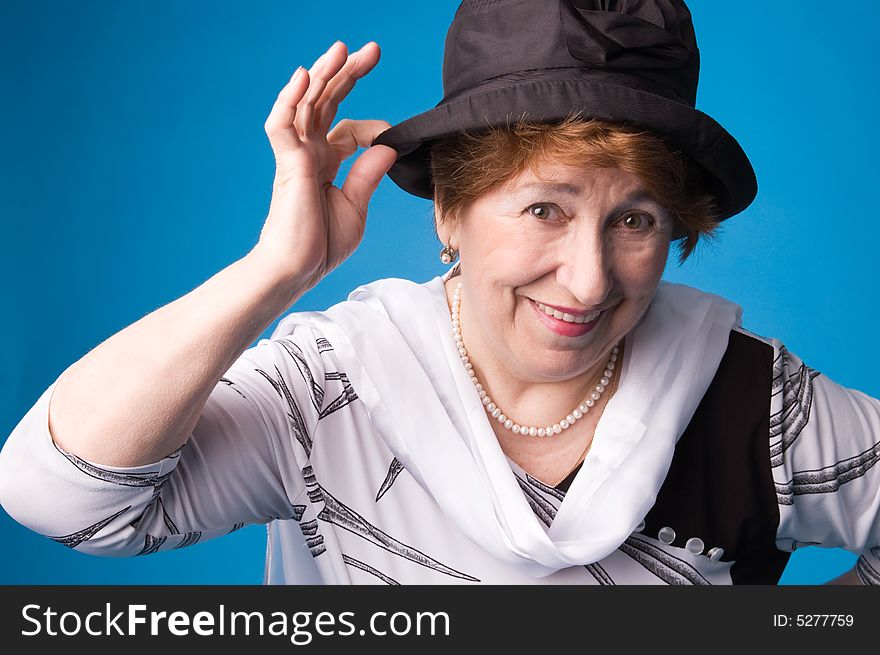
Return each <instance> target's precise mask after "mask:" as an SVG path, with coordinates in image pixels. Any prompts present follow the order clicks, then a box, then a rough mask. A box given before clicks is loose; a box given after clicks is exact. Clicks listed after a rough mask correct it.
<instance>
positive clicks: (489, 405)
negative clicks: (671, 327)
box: [452, 282, 620, 437]
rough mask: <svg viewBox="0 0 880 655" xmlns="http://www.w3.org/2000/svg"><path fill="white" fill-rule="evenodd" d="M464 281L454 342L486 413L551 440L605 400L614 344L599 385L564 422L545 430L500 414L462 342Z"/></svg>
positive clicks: (455, 303)
mask: <svg viewBox="0 0 880 655" xmlns="http://www.w3.org/2000/svg"><path fill="white" fill-rule="evenodd" d="M461 287H462V285H461V282H459V283H458V285H457V286H456V287H455V293H454V294H453V296H452V334H453V336H454V337H455V343H456V345H457V346H458V355H459V357H460V358H461V361H462V363H463V364H464V367H465V369H467V372H468V373H469V374H470V376H471V382H473V383H474V386H475V387H476V389H477V391H478V392H479V394H480V400H481V401H482V403H483V407H485V408H486V411H487V412H488V413H489V415H490V416H491V417H492V418H494V419H497V420H498V422H499V423H501V425H503V426H504V427H505V428H507V429H508V430H510V431H512V432H513V433H514V434H522V435H527V436H529V437H549V436H551V435H553V434H559V433H561V432H562V431H563V430H567V429H568V428H569V427H571V426H572V425H574V424H575V423H576V422H577V421H578V419H580V418H583V416H584V414H586V413H587V412H589V411H590V408H591V407H593V405H595V404H596V401H598V400H599V398H601V397H602V392H603V391H605V388H606V387H607V386H608V385H609V384H611V377H612V376H613V375H614V367H615V366H616V362H617V353H618V352H619V350H620V348H619V347H618V346H617V345H615V346H614V347H613V348H612V349H611V355H610V357H609V358H608V364H607V365H606V366H605V371H604V372H603V373H602V377H601V379H600V380H599V383H598V384H597V385H596V386H595V387H593V390H592V391H591V392H590V394H589V395H588V396H587V397H586V398H585V399H584V401H583V402H582V403H580V404H579V405H578V406H577V407H575V408H574V409H573V410H572V412H571V413H570V414H568V415H567V416H566V417H565V418H564V419H562V420H561V421H559V422H558V423H554V424H553V425H548V426H547V427H543V428H536V427H533V426H526V425H519V424H517V423H514V422H513V420H511V419H509V418H507V416H506V415H505V414H504V412H502V411H501V408H500V407H498V405H496V404H495V403H494V402H493V401H492V399H491V398H490V397H489V394H488V393H486V390H485V389H483V385H482V384H480V381H479V380H477V374H476V373H475V372H474V366H473V364H471V363H470V359H469V358H468V354H467V349H466V348H465V347H464V342H463V341H462V339H461V321H460V319H459V307H460V305H461Z"/></svg>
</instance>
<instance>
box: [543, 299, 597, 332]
mask: <svg viewBox="0 0 880 655" xmlns="http://www.w3.org/2000/svg"><path fill="white" fill-rule="evenodd" d="M529 304H530V305H531V306H532V307H533V308H534V310H535V314H536V315H537V317H538V320H540V321H541V323H543V324H544V325H545V326H547V327H548V328H549V329H550V330H551V331H552V332H554V333H555V334H558V335H560V336H564V337H580V336H583V335H585V334H587V333H588V332H591V331H592V330H593V329H595V327H596V326H597V325H598V324H599V322H600V321H601V319H602V317H603V316H604V315H605V310H601V311H598V312H590V313H589V314H581V315H580V316H573V315H571V314H569V315H568V316H569V317H570V318H569V319H568V320H566V318H565V314H564V313H563V312H559V310H555V312H559V313H561V314H562V318H556V316H555V313H554V314H548V313H547V310H546V308H547V305H544V304H543V303H539V302H538V301H536V300H531V299H529ZM542 307H543V308H542ZM587 319H589V320H587Z"/></svg>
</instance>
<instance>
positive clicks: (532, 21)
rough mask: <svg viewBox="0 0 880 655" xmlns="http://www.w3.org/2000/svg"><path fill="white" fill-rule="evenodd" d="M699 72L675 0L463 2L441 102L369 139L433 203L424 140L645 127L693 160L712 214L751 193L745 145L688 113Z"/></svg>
mask: <svg viewBox="0 0 880 655" xmlns="http://www.w3.org/2000/svg"><path fill="white" fill-rule="evenodd" d="M699 72H700V53H699V50H698V49H697V42H696V37H695V35H694V28H693V23H692V22H691V14H690V11H689V10H688V8H687V6H686V5H685V4H684V2H683V1H682V0H464V2H462V3H461V5H460V6H459V8H458V10H457V11H456V13H455V17H454V18H453V21H452V25H451V26H450V28H449V31H448V33H447V35H446V45H445V52H444V59H443V92H444V96H443V99H442V100H441V101H440V102H439V103H438V104H437V105H436V106H435V107H434V108H433V109H430V110H428V111H426V112H423V113H421V114H418V115H416V116H413V117H412V118H409V119H407V120H405V121H403V122H401V123H398V124H397V125H394V126H392V127H390V128H388V129H387V130H385V131H384V132H382V133H381V134H379V136H378V137H376V139H375V140H374V141H373V145H377V144H383V145H386V146H390V147H392V148H394V149H395V150H397V153H398V157H397V161H396V162H395V164H394V165H393V166H392V167H391V169H390V170H389V171H388V176H389V177H390V178H391V179H392V180H394V182H395V183H396V184H397V185H398V186H399V187H401V188H402V189H403V190H404V191H407V192H409V193H412V194H414V195H416V196H420V197H423V198H433V197H434V194H433V188H432V183H431V178H430V170H429V167H428V149H429V147H430V142H431V141H432V140H434V139H438V138H441V137H444V136H450V135H453V134H455V133H457V132H460V131H462V130H469V131H470V130H479V129H480V128H486V127H489V126H495V125H505V124H509V123H510V121H511V119H520V118H525V119H527V120H532V121H538V122H547V123H551V122H558V121H560V120H562V119H564V118H565V117H566V116H567V115H568V114H569V113H570V112H571V111H572V110H580V111H581V115H582V116H584V117H587V116H589V117H596V118H601V119H605V120H609V121H616V122H624V123H627V124H631V125H634V126H637V127H641V128H644V129H648V130H650V131H652V132H654V133H656V134H657V135H659V136H661V137H663V138H665V139H666V140H667V142H669V143H670V144H672V145H673V146H675V147H678V148H681V150H682V151H684V153H685V154H687V155H688V156H689V157H690V158H691V159H692V160H693V161H694V162H696V163H697V164H699V165H700V166H702V168H703V169H704V171H705V173H706V175H705V182H704V183H705V184H706V185H707V186H708V190H709V191H711V192H712V193H713V194H714V195H715V198H716V201H717V203H718V211H719V220H724V219H726V218H729V217H731V216H733V215H734V214H737V213H739V212H741V211H742V210H743V209H745V208H746V207H748V205H749V204H750V203H751V202H752V200H754V198H755V195H756V193H757V190H758V184H757V180H756V179H755V172H754V170H753V169H752V165H751V163H750V162H749V159H748V157H747V156H746V154H745V152H743V149H742V148H741V147H740V145H739V143H737V141H736V139H734V138H733V137H732V136H731V135H730V134H729V133H728V132H727V131H726V130H725V129H724V128H723V127H721V125H719V124H718V123H717V122H716V121H715V120H713V119H712V118H710V117H709V116H707V115H706V114H704V113H703V112H701V111H699V110H698V109H695V108H694V105H695V103H696V96H697V81H698V79H699Z"/></svg>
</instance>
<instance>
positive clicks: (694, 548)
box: [684, 537, 705, 555]
mask: <svg viewBox="0 0 880 655" xmlns="http://www.w3.org/2000/svg"><path fill="white" fill-rule="evenodd" d="M684 547H685V548H687V549H688V550H689V551H690V552H692V553H693V554H694V555H699V554H700V553H702V552H703V548H704V547H705V544H704V543H703V540H702V539H700V538H699V537H691V538H690V539H688V540H687V543H686V544H685V545H684Z"/></svg>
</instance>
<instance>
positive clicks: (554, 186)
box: [519, 182, 657, 212]
mask: <svg viewBox="0 0 880 655" xmlns="http://www.w3.org/2000/svg"><path fill="white" fill-rule="evenodd" d="M535 188H537V189H544V190H548V191H556V192H558V193H565V194H568V195H570V196H577V195H580V192H581V188H580V187H578V186H575V185H574V184H569V183H567V182H529V183H528V184H523V185H522V186H520V187H519V190H522V191H525V190H526V189H535ZM642 200H650V201H652V202H654V203H656V202H657V201H656V200H654V198H653V197H652V196H651V194H650V193H649V192H648V190H647V189H639V190H638V191H633V192H632V193H631V194H629V195H628V196H627V197H626V198H624V199H623V200H622V201H621V202H620V203H619V204H618V205H616V206H615V208H614V209H615V212H617V211H622V210H623V206H624V205H629V204H631V203H634V202H640V201H642Z"/></svg>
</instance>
